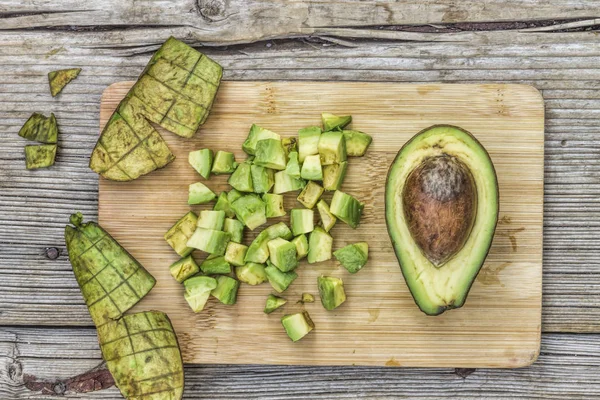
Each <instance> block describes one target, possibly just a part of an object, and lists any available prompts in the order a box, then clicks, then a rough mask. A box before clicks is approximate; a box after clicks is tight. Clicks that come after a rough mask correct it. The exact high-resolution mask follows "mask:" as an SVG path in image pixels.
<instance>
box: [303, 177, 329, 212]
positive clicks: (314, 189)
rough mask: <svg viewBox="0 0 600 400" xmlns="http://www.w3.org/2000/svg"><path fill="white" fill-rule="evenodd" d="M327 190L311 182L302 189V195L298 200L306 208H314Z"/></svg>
mask: <svg viewBox="0 0 600 400" xmlns="http://www.w3.org/2000/svg"><path fill="white" fill-rule="evenodd" d="M324 191H325V189H323V187H322V186H321V185H319V184H318V183H315V182H313V181H309V182H308V185H306V186H305V187H304V189H302V191H301V192H300V194H299V195H298V198H297V200H298V201H299V202H300V203H301V204H302V205H303V206H304V207H306V208H313V207H314V206H315V204H317V201H319V199H320V198H321V195H322V194H323V192H324Z"/></svg>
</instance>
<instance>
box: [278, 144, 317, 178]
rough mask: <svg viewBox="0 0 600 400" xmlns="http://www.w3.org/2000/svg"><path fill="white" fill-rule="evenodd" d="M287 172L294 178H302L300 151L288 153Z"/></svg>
mask: <svg viewBox="0 0 600 400" xmlns="http://www.w3.org/2000/svg"><path fill="white" fill-rule="evenodd" d="M319 162H320V161H319ZM285 173H286V174H288V175H289V176H291V177H292V178H296V179H299V178H300V163H299V162H298V152H296V151H292V152H290V154H289V155H288V162H287V164H286V166H285Z"/></svg>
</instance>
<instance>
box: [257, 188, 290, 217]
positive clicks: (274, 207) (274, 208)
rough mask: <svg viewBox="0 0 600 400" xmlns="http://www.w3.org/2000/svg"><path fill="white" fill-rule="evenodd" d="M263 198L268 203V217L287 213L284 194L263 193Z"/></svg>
mask: <svg viewBox="0 0 600 400" xmlns="http://www.w3.org/2000/svg"><path fill="white" fill-rule="evenodd" d="M262 199H263V201H264V202H265V205H266V214H267V218H274V217H283V216H284V215H285V209H284V208H283V196H282V195H280V194H273V193H265V194H263V196H262Z"/></svg>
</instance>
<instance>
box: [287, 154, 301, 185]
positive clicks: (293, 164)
mask: <svg viewBox="0 0 600 400" xmlns="http://www.w3.org/2000/svg"><path fill="white" fill-rule="evenodd" d="M285 173H286V174H288V175H289V176H291V177H292V178H296V179H298V178H300V163H299V162H298V153H297V152H295V151H292V152H291V153H290V154H289V155H288V162H287V165H286V166H285Z"/></svg>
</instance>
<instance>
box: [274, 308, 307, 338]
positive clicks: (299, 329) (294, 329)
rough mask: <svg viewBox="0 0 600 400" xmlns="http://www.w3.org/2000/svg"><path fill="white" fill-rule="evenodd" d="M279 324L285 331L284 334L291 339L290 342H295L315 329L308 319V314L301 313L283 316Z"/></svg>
mask: <svg viewBox="0 0 600 400" xmlns="http://www.w3.org/2000/svg"><path fill="white" fill-rule="evenodd" d="M281 324H282V325H283V328H284V329H285V333H287V335H288V336H289V337H290V339H292V342H297V341H298V340H300V339H302V338H303V337H304V336H306V335H308V334H309V332H310V331H312V330H313V329H314V328H315V324H314V323H313V322H312V320H311V319H310V315H308V312H306V311H303V312H301V313H297V314H288V315H284V316H283V317H282V318H281Z"/></svg>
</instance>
